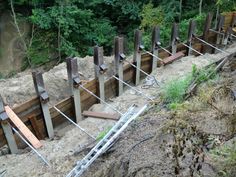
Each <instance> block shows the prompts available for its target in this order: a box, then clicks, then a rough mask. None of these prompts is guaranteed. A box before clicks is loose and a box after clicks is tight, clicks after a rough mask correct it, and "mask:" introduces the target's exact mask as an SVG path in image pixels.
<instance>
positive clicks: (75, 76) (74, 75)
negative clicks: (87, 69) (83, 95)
mask: <svg viewBox="0 0 236 177" xmlns="http://www.w3.org/2000/svg"><path fill="white" fill-rule="evenodd" d="M66 65H67V74H68V80H69V85H70V89H71V92H72V94H73V95H74V106H75V116H76V123H78V122H79V121H81V120H82V114H81V103H80V90H79V85H80V84H81V81H80V78H79V73H78V64H77V59H76V58H67V59H66Z"/></svg>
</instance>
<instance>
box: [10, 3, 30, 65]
mask: <svg viewBox="0 0 236 177" xmlns="http://www.w3.org/2000/svg"><path fill="white" fill-rule="evenodd" d="M10 5H11V11H12V16H13V19H14V24H15V27H16V30H17V32H18V34H19V37H20V39H21V42H22V44H23V47H24V52H25V54H26V58H27V61H28V64H29V65H30V66H31V61H30V58H29V56H28V54H27V50H28V47H27V45H26V42H25V40H24V36H23V34H22V33H21V31H20V27H19V25H18V23H17V19H16V13H15V9H14V5H13V1H12V0H11V1H10Z"/></svg>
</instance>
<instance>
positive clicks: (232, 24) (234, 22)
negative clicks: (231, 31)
mask: <svg viewBox="0 0 236 177" xmlns="http://www.w3.org/2000/svg"><path fill="white" fill-rule="evenodd" d="M230 26H231V27H232V28H234V27H235V26H236V13H234V14H233V17H232V21H231V24H230Z"/></svg>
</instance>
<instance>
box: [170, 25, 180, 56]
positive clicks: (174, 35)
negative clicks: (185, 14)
mask: <svg viewBox="0 0 236 177" xmlns="http://www.w3.org/2000/svg"><path fill="white" fill-rule="evenodd" d="M178 41H179V27H178V24H177V23H173V26H172V31H171V42H170V43H171V53H172V55H174V54H176V52H177V43H178Z"/></svg>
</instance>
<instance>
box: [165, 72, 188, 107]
mask: <svg viewBox="0 0 236 177" xmlns="http://www.w3.org/2000/svg"><path fill="white" fill-rule="evenodd" d="M191 80H192V76H191V75H188V76H185V77H183V78H180V79H173V80H171V81H169V82H167V83H166V84H165V86H164V87H163V88H162V98H163V99H164V101H165V102H166V103H168V104H171V103H172V104H173V103H181V102H182V101H183V100H184V95H185V92H186V89H187V88H188V86H189V84H190V82H191Z"/></svg>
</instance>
